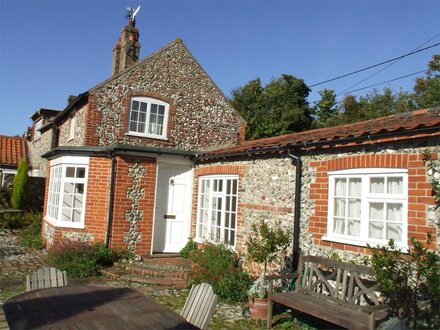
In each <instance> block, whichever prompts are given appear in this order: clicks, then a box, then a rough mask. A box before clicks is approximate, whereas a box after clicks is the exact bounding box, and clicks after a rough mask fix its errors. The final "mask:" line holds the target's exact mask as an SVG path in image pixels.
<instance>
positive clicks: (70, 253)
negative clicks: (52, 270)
mask: <svg viewBox="0 0 440 330" xmlns="http://www.w3.org/2000/svg"><path fill="white" fill-rule="evenodd" d="M117 257H118V255H117V253H115V252H113V251H112V250H111V249H109V248H107V247H106V246H105V245H104V244H102V243H96V244H90V243H85V242H79V241H64V242H60V243H58V244H56V245H54V246H53V247H52V248H51V249H50V250H49V253H48V263H49V265H50V266H53V267H56V268H58V269H61V270H65V271H67V273H68V274H69V276H71V277H89V276H94V275H98V274H99V269H100V268H101V267H107V266H111V265H113V262H114V261H116V260H117Z"/></svg>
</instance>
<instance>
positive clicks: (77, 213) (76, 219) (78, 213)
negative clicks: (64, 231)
mask: <svg viewBox="0 0 440 330" xmlns="http://www.w3.org/2000/svg"><path fill="white" fill-rule="evenodd" d="M72 221H73V222H81V211H80V210H73V214H72Z"/></svg>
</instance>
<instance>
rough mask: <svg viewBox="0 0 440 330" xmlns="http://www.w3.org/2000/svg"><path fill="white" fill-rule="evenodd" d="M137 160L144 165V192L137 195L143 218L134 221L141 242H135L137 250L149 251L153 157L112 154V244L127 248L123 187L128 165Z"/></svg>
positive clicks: (128, 184)
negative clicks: (139, 196) (114, 172)
mask: <svg viewBox="0 0 440 330" xmlns="http://www.w3.org/2000/svg"><path fill="white" fill-rule="evenodd" d="M135 163H137V164H139V165H141V166H143V167H145V168H146V174H145V176H144V177H142V178H141V189H143V190H144V196H143V197H142V198H141V199H140V202H139V209H140V210H142V211H143V219H142V220H141V221H139V222H138V223H137V231H138V232H140V233H141V235H142V237H141V242H140V243H138V244H137V245H136V253H137V254H150V250H151V240H152V228H153V214H154V194H155V190H156V188H155V184H156V159H154V158H137V157H130V156H118V157H117V158H116V164H117V166H116V178H115V179H116V182H115V194H114V211H113V225H112V232H111V247H112V248H127V246H128V244H127V243H125V242H124V234H125V233H126V232H128V231H129V228H130V222H129V221H127V220H126V219H125V212H126V211H128V210H130V209H131V205H132V201H131V200H130V199H129V198H127V188H129V187H132V185H133V177H131V176H129V175H128V171H129V166H130V165H133V164H135Z"/></svg>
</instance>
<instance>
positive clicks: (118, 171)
mask: <svg viewBox="0 0 440 330" xmlns="http://www.w3.org/2000/svg"><path fill="white" fill-rule="evenodd" d="M139 47H140V43H139V31H138V30H137V28H136V27H135V21H134V19H132V18H130V19H129V22H128V24H127V25H126V26H125V27H124V28H123V29H122V33H121V36H120V38H119V39H118V42H117V44H116V46H115V48H114V51H113V65H112V73H113V75H112V76H111V77H110V78H109V79H108V80H106V81H104V82H102V83H100V84H98V85H97V86H95V87H92V88H90V89H89V90H87V91H86V92H84V93H82V94H80V95H78V96H77V97H75V98H74V99H72V100H71V102H69V104H68V106H67V107H66V108H65V109H64V110H63V111H62V112H60V113H58V114H57V115H56V116H55V117H54V118H53V120H51V122H50V123H49V124H47V125H45V126H43V127H42V128H40V131H41V133H42V135H45V134H50V135H51V141H52V142H51V145H52V148H51V149H50V151H48V152H46V153H45V154H44V155H43V157H44V158H45V159H47V161H48V163H47V173H48V175H47V184H46V193H45V208H44V221H43V235H44V239H45V241H46V243H47V245H52V244H53V243H54V242H55V241H58V240H62V239H75V240H83V241H100V242H105V243H106V244H107V245H108V246H110V247H112V248H119V247H122V248H128V249H129V250H131V251H133V252H135V253H136V254H139V255H149V254H154V253H168V252H177V251H179V250H180V249H181V248H182V247H183V246H184V245H185V243H186V242H187V240H188V237H193V238H194V239H195V240H196V241H198V242H202V241H206V240H209V241H214V242H222V243H225V244H227V245H229V246H231V247H232V248H234V249H236V250H237V251H243V249H244V242H245V240H246V238H247V233H248V231H249V229H250V227H251V225H252V223H254V222H255V221H256V220H259V219H267V220H268V221H270V222H271V223H273V224H274V225H278V226H283V227H285V228H288V229H289V230H291V231H294V233H295V234H294V242H293V252H294V256H297V255H298V253H299V251H300V250H301V249H303V250H305V251H307V252H309V253H312V254H321V255H329V254H332V253H334V252H335V251H337V252H338V253H340V254H342V256H343V257H350V258H353V257H356V255H358V256H361V254H362V253H365V252H366V246H367V244H386V243H387V241H388V240H389V239H391V238H392V239H394V240H395V241H396V243H397V245H398V246H399V247H401V248H403V249H406V248H408V245H409V239H410V238H411V237H416V238H420V239H424V238H425V236H426V234H427V233H431V234H433V237H434V241H433V243H432V247H435V246H438V243H439V230H438V226H439V220H438V214H436V211H435V207H434V198H433V196H432V187H431V179H432V178H431V177H430V175H431V173H428V171H427V164H426V162H425V158H426V157H427V155H429V157H432V158H434V159H437V158H438V154H439V152H440V149H439V136H440V132H439V125H440V116H439V114H440V112H439V109H426V110H419V111H414V112H408V113H404V114H399V115H393V116H389V117H384V118H379V119H374V120H370V121H366V122H361V123H355V124H350V125H344V126H338V127H332V128H324V129H317V130H312V131H307V132H301V133H294V134H288V135H283V136H279V137H273V138H268V139H261V140H255V141H244V133H245V129H246V123H245V122H244V120H243V119H242V118H241V117H240V116H239V114H238V113H237V112H236V111H235V110H234V109H233V108H232V107H231V106H230V104H229V103H228V101H227V99H226V97H225V96H224V95H223V94H222V92H221V91H220V90H219V88H218V87H217V86H216V85H215V84H214V82H213V81H212V80H211V79H210V78H209V76H208V75H207V73H206V72H205V71H204V70H203V69H202V68H201V66H200V65H199V64H198V63H197V61H196V60H195V59H194V57H193V56H192V55H191V53H190V52H189V50H188V49H187V48H186V46H185V45H184V43H183V41H182V40H180V39H177V40H175V41H173V42H171V43H170V44H168V45H166V46H165V47H163V48H162V49H160V50H158V51H157V52H155V53H153V54H151V55H150V56H148V57H147V58H145V59H143V60H141V61H139V59H138V56H139ZM353 253H354V255H353ZM349 255H350V256H349Z"/></svg>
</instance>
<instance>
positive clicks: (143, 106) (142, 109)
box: [140, 102, 147, 114]
mask: <svg viewBox="0 0 440 330" xmlns="http://www.w3.org/2000/svg"><path fill="white" fill-rule="evenodd" d="M140 112H141V113H142V114H146V113H147V103H144V102H141V109H140Z"/></svg>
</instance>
